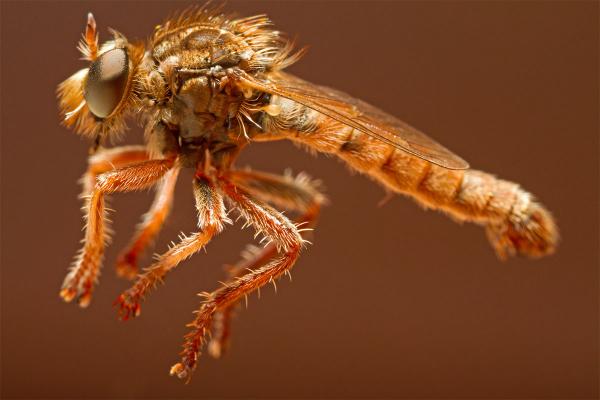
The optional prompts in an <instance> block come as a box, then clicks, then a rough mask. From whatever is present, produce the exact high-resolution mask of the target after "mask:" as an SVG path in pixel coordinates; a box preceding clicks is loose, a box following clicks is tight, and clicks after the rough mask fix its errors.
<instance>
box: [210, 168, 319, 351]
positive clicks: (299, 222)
mask: <svg viewBox="0 0 600 400" xmlns="http://www.w3.org/2000/svg"><path fill="white" fill-rule="evenodd" d="M228 179H229V180H231V181H232V182H234V183H235V185H236V186H239V187H241V188H243V189H244V190H245V191H246V192H248V193H249V194H251V195H252V196H253V197H255V198H257V199H260V200H262V201H264V202H268V203H270V204H273V205H275V206H278V207H282V208H284V209H286V210H290V211H294V212H297V213H299V214H300V215H299V216H298V217H297V218H295V219H294V223H295V225H296V226H297V227H299V228H300V229H299V231H300V232H301V234H302V237H304V238H305V237H306V236H307V235H306V234H307V233H310V231H312V229H311V228H312V227H313V226H314V225H315V223H316V220H317V218H318V215H319V211H320V208H321V205H322V204H323V203H324V202H325V201H326V199H325V196H323V194H321V193H320V192H319V190H318V187H319V183H318V182H314V181H311V180H310V179H309V178H308V177H307V176H306V175H305V174H299V175H298V176H297V177H295V178H294V177H292V176H291V175H290V174H286V175H284V176H278V175H272V174H268V173H263V172H256V171H248V170H241V171H236V170H234V171H231V172H230V173H229V174H228ZM276 254H277V246H276V245H275V243H271V244H269V245H267V246H266V247H262V248H261V247H257V246H254V245H248V247H247V248H246V250H245V251H244V252H243V253H242V257H243V259H242V260H240V261H239V262H238V263H236V264H235V265H233V266H228V269H227V272H228V274H229V276H230V278H235V277H241V276H242V275H244V274H246V273H247V272H248V270H253V269H256V268H259V267H261V266H263V265H264V264H266V263H267V262H268V261H269V260H270V259H272V258H273V257H274V256H275V255H276ZM238 305H239V302H236V303H233V304H231V305H229V306H227V307H224V308H223V309H220V310H218V311H216V312H215V315H214V319H213V324H212V334H211V336H210V338H211V339H210V342H209V344H208V352H209V354H210V355H211V356H213V357H215V358H219V357H220V356H221V355H223V354H224V353H225V352H226V351H227V348H228V346H229V337H230V333H231V319H232V318H233V316H234V314H235V309H236V308H237V306H238Z"/></svg>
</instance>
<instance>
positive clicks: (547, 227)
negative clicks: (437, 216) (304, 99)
mask: <svg viewBox="0 0 600 400" xmlns="http://www.w3.org/2000/svg"><path fill="white" fill-rule="evenodd" d="M273 100H274V101H275V102H278V103H279V105H280V106H281V113H280V114H279V115H277V116H274V117H273V116H268V117H266V118H265V121H264V127H265V131H266V132H269V133H267V134H265V135H266V137H265V139H267V137H270V138H273V136H275V137H277V136H278V137H281V136H282V135H283V136H284V137H286V138H289V139H291V140H292V141H294V142H297V143H301V144H303V145H306V146H307V147H309V148H310V149H313V150H316V151H318V152H323V153H328V154H335V155H336V156H338V157H339V158H341V159H343V160H344V161H346V162H347V163H348V164H349V165H350V166H351V167H352V168H353V169H355V170H357V171H359V172H362V173H364V174H366V175H368V176H370V177H372V178H373V179H375V180H376V181H378V182H379V183H381V184H383V185H384V186H385V187H387V188H389V189H390V190H392V191H394V192H397V193H403V194H407V195H409V196H411V197H413V198H415V200H417V201H418V202H419V203H421V204H422V205H424V206H425V207H427V208H433V209H438V210H442V211H444V212H446V213H448V214H450V215H452V216H453V217H454V218H456V219H458V220H461V221H472V222H476V223H479V224H482V225H485V226H486V231H487V234H488V238H489V239H490V241H491V243H492V245H493V246H494V248H495V249H496V252H497V253H498V255H499V256H500V257H505V256H506V255H513V254H524V255H528V256H542V255H546V254H549V253H552V252H553V250H554V248H555V246H556V242H557V240H558V231H557V228H556V225H555V223H554V220H553V218H552V216H551V214H550V213H549V212H548V211H547V210H546V209H545V208H544V207H543V206H542V205H541V204H540V203H538V202H536V201H535V200H534V197H533V196H532V195H531V194H530V193H528V192H526V191H524V190H523V189H521V188H520V187H519V185H517V184H516V183H513V182H509V181H505V180H501V179H497V178H496V177H494V176H493V175H490V174H488V173H485V172H481V171H476V170H471V169H469V170H450V169H446V168H442V167H439V166H437V165H435V164H433V163H431V162H429V161H426V160H423V159H421V158H418V157H415V156H413V155H410V154H408V153H406V152H404V151H402V150H399V149H396V148H395V147H393V146H391V145H388V144H387V143H384V142H382V141H380V140H378V139H375V138H372V137H370V136H368V135H366V134H364V133H362V132H360V131H357V130H355V129H353V128H351V127H348V126H346V125H343V124H341V123H339V122H337V121H335V120H333V119H331V118H328V117H326V116H323V115H322V114H319V113H317V112H316V111H313V110H311V109H308V108H305V107H304V106H301V105H298V104H296V103H293V102H288V101H287V100H285V99H279V100H278V99H273ZM259 140H260V139H259ZM267 140H268V139H267Z"/></svg>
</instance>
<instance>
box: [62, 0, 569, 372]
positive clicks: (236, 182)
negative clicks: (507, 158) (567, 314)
mask: <svg viewBox="0 0 600 400" xmlns="http://www.w3.org/2000/svg"><path fill="white" fill-rule="evenodd" d="M112 35H113V38H112V39H111V40H109V41H107V42H105V43H103V44H102V45H99V44H98V33H97V28H96V22H95V20H94V18H93V16H92V15H91V14H89V15H88V20H87V25H86V27H85V32H84V35H83V39H82V41H81V42H80V44H79V50H80V51H81V53H82V54H83V57H84V59H85V60H87V61H88V62H89V66H87V67H86V68H83V69H81V70H79V71H78V72H76V73H75V74H74V75H72V76H71V77H70V78H68V79H67V80H65V81H64V82H63V83H61V84H60V85H59V87H58V98H59V104H60V109H61V115H62V118H63V123H64V124H65V125H66V126H68V127H72V128H73V129H74V130H75V131H76V132H77V133H79V134H81V135H84V136H87V137H89V138H90V139H91V140H92V142H93V145H92V147H91V155H90V157H89V167H88V170H87V172H86V173H85V174H84V177H83V195H82V197H83V198H84V199H85V214H86V216H85V218H86V226H85V236H84V240H83V248H82V249H81V251H80V253H79V254H78V255H77V257H76V259H75V261H74V264H73V266H72V267H71V269H70V270H69V272H68V274H67V276H66V278H65V280H64V283H63V286H62V289H61V291H60V295H61V297H62V298H63V299H64V300H65V301H67V302H69V301H72V300H74V299H76V300H77V301H78V303H79V305H80V306H82V307H86V306H87V305H88V304H89V303H90V301H91V298H92V293H93V290H94V287H95V284H96V282H97V280H98V274H99V269H100V266H101V263H102V257H103V253H104V248H105V246H106V243H107V239H108V228H107V222H106V220H105V217H106V207H105V197H106V196H107V195H110V194H113V193H117V192H129V191H136V190H141V189H146V188H154V189H155V192H156V195H155V200H154V202H153V204H152V206H151V208H150V210H149V211H148V213H147V214H146V215H145V216H144V218H143V221H142V223H141V225H140V226H139V228H138V230H137V232H136V234H135V235H134V237H133V239H132V241H131V242H130V245H129V246H128V247H127V248H126V249H125V250H124V251H123V252H122V253H121V256H120V257H119V259H118V261H117V273H118V274H119V275H121V276H124V277H126V278H130V279H132V280H133V281H134V282H133V285H132V286H131V288H130V289H128V290H126V291H125V292H123V293H122V294H121V295H120V296H119V298H118V299H117V301H116V306H117V308H118V310H119V314H120V317H121V318H122V319H128V318H131V317H136V316H138V315H139V314H140V310H141V308H140V305H141V303H142V301H143V300H144V298H146V296H148V295H149V294H150V292H152V291H153V290H154V289H155V287H156V286H157V284H158V283H160V282H163V280H164V279H165V277H166V275H167V274H168V273H169V272H171V271H172V270H173V269H175V267H177V265H178V264H179V263H180V262H181V261H182V260H184V259H186V258H188V257H190V256H192V255H193V254H194V253H196V252H198V251H199V250H200V249H202V248H203V247H204V246H205V245H206V244H207V243H208V242H209V241H210V240H211V239H212V238H213V237H214V236H215V235H217V234H218V233H219V232H221V231H222V230H223V229H224V227H225V226H226V225H227V224H231V223H232V221H231V220H230V218H229V212H230V211H234V212H235V213H237V214H239V216H241V217H242V218H243V219H244V220H245V221H246V224H247V225H248V226H252V227H253V228H254V229H255V230H256V233H257V235H259V236H262V240H261V242H262V243H263V246H262V247H250V248H249V250H247V251H245V253H244V254H243V259H242V260H241V261H240V262H238V263H237V264H235V266H234V267H233V268H232V269H231V270H230V271H229V274H230V278H229V280H228V281H227V282H225V283H224V284H223V286H221V287H219V288H218V289H216V290H215V291H213V292H211V293H202V296H203V297H204V299H203V301H202V302H201V304H200V305H199V308H198V310H197V311H196V314H195V318H194V320H193V321H192V322H191V323H190V324H189V327H190V332H189V334H188V335H187V336H186V337H185V340H184V345H183V351H182V353H181V360H180V361H179V362H178V363H176V364H175V365H174V366H173V367H172V368H171V371H170V372H171V374H172V375H175V376H177V377H179V378H183V379H188V380H189V378H190V377H191V374H192V371H193V370H194V369H195V367H196V366H197V363H198V359H199V356H200V354H201V352H202V351H204V349H205V348H207V349H208V352H209V353H210V354H211V355H213V356H215V357H218V356H220V355H221V354H222V353H223V352H224V351H225V349H226V346H227V343H228V337H229V332H230V323H231V315H232V311H233V310H234V308H235V306H236V305H237V304H238V303H239V302H240V301H243V300H244V298H245V297H246V296H247V295H248V294H249V293H251V292H253V291H256V290H259V289H260V287H262V286H264V285H266V284H269V283H272V284H275V281H276V280H277V279H278V278H280V277H282V276H283V275H286V274H289V271H290V269H291V268H292V267H293V265H294V263H295V262H296V259H297V258H298V256H299V254H300V252H301V250H302V249H303V247H304V244H305V239H304V237H303V235H304V234H305V232H306V231H308V230H310V229H312V227H313V226H314V224H315V222H316V219H317V217H318V215H319V210H320V208H321V206H322V205H323V204H324V203H325V197H324V195H323V194H322V193H321V192H320V188H319V185H318V184H317V182H316V181H313V180H312V179H310V178H308V177H307V176H305V175H303V174H300V175H298V176H296V177H293V176H291V175H285V176H278V175H274V174H270V173H265V172H258V171H253V170H248V169H239V168H237V167H236V166H235V164H234V162H235V160H236V158H237V156H238V154H239V153H240V152H241V151H242V149H244V147H245V146H246V145H248V144H249V143H252V142H265V141H274V140H284V139H288V140H291V141H293V142H296V143H298V144H300V145H302V146H303V147H305V148H308V149H310V150H312V151H316V152H321V153H327V154H333V155H336V156H337V157H339V158H341V159H342V160H344V161H345V162H347V163H348V165H349V166H350V167H352V168H353V169H355V170H357V171H359V172H361V173H364V174H366V175H368V176H370V177H371V178H373V179H374V180H375V181H377V182H379V183H380V184H381V185H383V186H384V187H385V188H387V189H389V190H390V191H392V192H395V193H402V194H406V195H409V196H411V197H413V198H414V199H416V200H417V201H418V202H420V203H421V204H423V205H425V206H426V207H428V208H432V209H437V210H441V211H443V212H445V213H447V214H449V215H451V216H452V217H454V218H455V219H458V220H461V221H470V222H475V223H478V224H480V225H483V226H484V227H485V230H486V232H487V235H488V238H489V240H490V242H491V243H492V245H493V247H494V248H495V250H496V252H497V253H498V255H499V256H500V257H506V256H509V255H526V256H532V257H538V256H543V255H547V254H550V253H552V252H553V251H554V249H555V246H556V243H557V240H558V231H557V228H556V226H555V223H554V220H553V218H552V216H551V215H550V213H549V212H548V211H547V210H546V209H545V208H544V207H543V206H542V205H541V204H540V203H539V202H537V201H536V200H535V199H534V197H533V196H532V195H531V194H530V193H528V192H526V191H525V190H523V189H522V188H520V187H519V185H517V184H516V183H512V182H508V181H505V180H501V179H497V178H495V177H494V176H492V175H490V174H488V173H485V172H480V171H476V170H473V169H469V165H468V164H467V163H466V162H465V161H464V160H463V159H462V158H460V157H459V156H457V155H455V154H453V153H452V152H451V151H449V150H448V149H446V148H445V147H443V146H442V145H440V144H438V143H437V142H435V141H434V140H433V139H431V138H429V137H428V136H426V135H425V134H423V133H421V132H419V131H418V130H416V129H414V128H413V127H411V126H409V125H407V124H405V123H404V122H401V121H399V120H398V119H396V118H394V117H393V116H391V115H389V114H387V113H385V112H383V111H381V110H379V109H377V108H375V107H373V106H371V105H369V104H367V103H365V102H363V101H360V100H357V99H354V98H352V97H351V96H349V95H347V94H345V93H342V92H340V91H337V90H334V89H330V88H327V87H323V86H318V85H314V84H312V83H309V82H306V81H304V80H302V79H300V78H298V77H295V76H293V75H291V74H288V73H286V72H284V69H285V68H286V67H287V66H289V65H290V64H292V63H294V62H296V61H298V59H299V58H300V57H301V55H302V54H303V52H302V50H300V51H295V50H294V48H293V45H292V44H291V43H290V41H288V40H287V39H286V38H285V37H284V36H283V35H282V34H281V33H280V32H278V31H276V30H274V28H273V26H272V24H271V22H270V20H269V19H268V18H267V17H266V16H264V15H258V16H253V17H249V18H235V17H233V16H228V15H225V14H223V13H221V11H220V9H219V8H218V7H216V8H215V7H213V8H211V7H209V6H203V7H197V8H192V9H188V10H186V11H184V12H182V13H180V14H179V15H178V16H176V17H174V18H171V19H169V20H167V21H166V22H165V23H163V24H162V25H159V26H157V27H156V29H155V31H154V34H153V35H152V37H151V38H150V40H149V41H148V42H147V44H144V43H141V42H130V41H128V40H127V39H126V38H125V36H123V35H122V34H120V33H118V32H116V31H112ZM131 115H134V116H137V118H138V120H139V123H140V124H141V125H142V126H143V127H144V129H145V145H143V146H123V147H113V148H108V147H106V144H107V143H109V142H110V141H111V140H115V139H116V138H118V137H119V135H120V134H122V132H123V131H124V130H125V128H126V126H125V120H126V118H127V116H131ZM182 168H193V169H194V171H195V174H194V179H193V184H192V186H193V194H194V197H195V202H196V208H197V211H198V231H197V232H196V233H193V234H191V235H189V236H183V237H181V238H180V241H179V242H178V243H177V244H174V245H173V246H172V247H171V248H169V249H168V251H166V252H165V253H164V254H162V255H161V256H159V257H158V258H157V259H156V261H155V262H154V263H153V264H152V265H151V266H150V267H148V268H146V269H143V270H140V269H139V268H138V259H139V257H140V255H141V254H142V253H143V251H144V250H145V249H146V248H147V247H149V245H150V244H151V243H152V242H153V240H154V239H155V237H156V235H157V234H158V232H159V230H160V228H161V225H162V224H163V222H164V221H165V219H166V218H167V215H168V213H169V210H170V208H171V202H172V198H173V191H174V187H175V182H176V180H177V176H178V173H179V171H180V170H181V169H182ZM280 209H282V210H288V211H290V212H292V213H296V214H297V215H298V217H297V219H295V220H292V219H290V218H288V217H286V216H284V215H283V214H282V213H281V212H280V211H279V210H280Z"/></svg>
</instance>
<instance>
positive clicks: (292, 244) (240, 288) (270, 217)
mask: <svg viewBox="0 0 600 400" xmlns="http://www.w3.org/2000/svg"><path fill="white" fill-rule="evenodd" d="M221 187H222V188H223V191H224V193H225V194H226V196H227V197H228V198H229V199H230V200H231V201H232V203H233V204H234V205H235V206H236V207H237V208H238V210H239V211H240V214H241V215H242V216H243V217H244V218H246V220H247V221H248V223H249V224H251V225H253V226H254V227H255V228H256V231H257V233H260V234H263V235H264V236H265V238H267V239H268V240H269V241H270V242H272V243H273V244H274V245H275V248H276V250H277V253H276V255H275V256H274V257H273V258H272V259H271V260H270V261H269V262H267V263H266V265H264V266H262V267H261V268H258V269H255V270H252V271H249V272H247V273H246V274H244V275H242V276H240V277H238V278H233V279H230V280H229V281H228V282H226V283H225V284H224V286H223V287H221V288H220V289H217V290H215V291H214V292H212V293H205V294H204V296H205V299H206V300H205V301H204V302H203V303H202V305H201V306H200V309H199V310H198V311H197V312H196V317H195V319H194V321H193V322H192V323H190V324H189V326H190V327H191V328H192V331H191V332H190V333H189V334H188V335H186V337H185V342H184V345H183V352H182V353H181V355H182V358H181V362H179V363H177V364H175V365H174V366H173V367H172V368H171V375H176V376H177V377H179V378H182V379H186V378H187V379H189V378H190V377H191V373H192V371H193V370H194V369H195V368H196V365H197V361H198V357H199V356H200V354H201V349H202V347H203V346H204V345H205V343H206V342H205V336H206V333H208V332H209V331H210V329H211V326H212V325H213V322H214V321H213V319H214V317H215V313H217V312H219V311H221V312H223V311H225V312H226V310H228V307H230V306H232V305H233V304H235V303H236V302H238V301H239V300H240V299H242V298H244V297H246V296H247V295H248V294H250V293H252V292H253V291H255V290H257V289H259V288H260V287H262V286H264V285H265V284H267V283H273V284H275V280H276V279H277V278H279V277H281V276H282V275H283V274H285V273H287V272H289V270H290V269H291V268H292V267H293V265H294V263H295V262H296V259H297V258H298V255H299V253H300V250H301V248H302V243H303V239H302V237H301V235H300V232H299V230H298V228H297V227H296V225H294V224H293V223H292V222H291V221H290V220H289V219H287V218H286V217H284V216H283V215H282V214H281V213H280V212H278V211H276V210H275V209H274V208H272V207H270V206H268V205H267V204H265V203H263V202H262V201H260V200H258V199H257V198H253V197H252V196H251V195H250V194H249V193H248V192H247V191H245V190H244V189H243V188H241V187H240V186H236V185H234V184H233V183H232V182H231V181H228V180H225V181H223V182H221ZM222 315H223V314H222Z"/></svg>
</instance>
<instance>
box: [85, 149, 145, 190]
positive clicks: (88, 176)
mask: <svg viewBox="0 0 600 400" xmlns="http://www.w3.org/2000/svg"><path fill="white" fill-rule="evenodd" d="M149 159H150V156H149V154H148V152H147V151H146V147H145V146H121V147H115V148H112V149H102V150H100V151H98V152H96V153H94V154H93V155H91V156H90V158H89V161H88V163H89V166H88V169H87V171H86V172H85V174H84V175H83V176H82V177H81V183H82V185H83V190H82V193H81V197H82V198H85V197H87V196H89V195H90V194H91V193H92V190H93V189H94V185H95V184H96V177H97V176H98V175H100V174H102V173H104V172H108V171H112V170H114V169H116V168H121V167H124V166H126V165H130V164H134V163H137V162H141V161H146V160H149Z"/></svg>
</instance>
